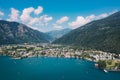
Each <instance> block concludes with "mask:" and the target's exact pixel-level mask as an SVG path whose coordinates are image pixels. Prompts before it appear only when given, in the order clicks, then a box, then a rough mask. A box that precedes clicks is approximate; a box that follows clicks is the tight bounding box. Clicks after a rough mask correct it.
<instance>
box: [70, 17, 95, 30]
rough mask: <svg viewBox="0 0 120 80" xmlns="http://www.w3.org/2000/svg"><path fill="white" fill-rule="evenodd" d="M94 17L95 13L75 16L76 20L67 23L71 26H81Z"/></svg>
mask: <svg viewBox="0 0 120 80" xmlns="http://www.w3.org/2000/svg"><path fill="white" fill-rule="evenodd" d="M94 18H95V15H90V16H87V17H83V16H77V18H76V20H75V21H73V22H71V23H69V25H70V26H71V27H72V28H77V27H80V26H83V25H84V24H86V23H88V22H90V21H92V20H94Z"/></svg>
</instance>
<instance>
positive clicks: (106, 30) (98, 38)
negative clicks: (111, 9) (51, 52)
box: [53, 11, 120, 53]
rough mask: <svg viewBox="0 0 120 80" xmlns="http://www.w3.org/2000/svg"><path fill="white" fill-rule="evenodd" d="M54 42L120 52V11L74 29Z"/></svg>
mask: <svg viewBox="0 0 120 80" xmlns="http://www.w3.org/2000/svg"><path fill="white" fill-rule="evenodd" d="M53 43H58V44H67V45H71V44H72V45H75V46H78V47H79V48H81V47H82V48H92V49H97V50H103V51H108V52H114V53H120V11H119V12H117V13H114V14H112V15H110V16H109V17H107V18H104V19H101V20H96V21H92V22H90V23H88V24H86V25H84V26H82V27H79V28H77V29H75V30H72V31H71V32H69V33H68V34H66V35H65V36H63V37H61V38H59V39H57V40H56V41H54V42H53Z"/></svg>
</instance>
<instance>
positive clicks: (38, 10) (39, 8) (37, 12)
mask: <svg viewBox="0 0 120 80" xmlns="http://www.w3.org/2000/svg"><path fill="white" fill-rule="evenodd" d="M42 11H43V8H42V7H41V6H38V8H37V9H35V10H34V13H35V14H36V15H38V14H40V13H42Z"/></svg>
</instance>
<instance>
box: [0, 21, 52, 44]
mask: <svg viewBox="0 0 120 80" xmlns="http://www.w3.org/2000/svg"><path fill="white" fill-rule="evenodd" d="M49 38H50V37H49V36H48V35H46V34H44V33H42V32H39V31H37V30H33V29H31V28H29V27H27V26H26V25H24V24H20V23H17V22H8V21H4V20H0V45H4V44H20V43H46V42H48V39H49Z"/></svg>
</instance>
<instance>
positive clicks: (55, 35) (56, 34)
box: [46, 28, 72, 41]
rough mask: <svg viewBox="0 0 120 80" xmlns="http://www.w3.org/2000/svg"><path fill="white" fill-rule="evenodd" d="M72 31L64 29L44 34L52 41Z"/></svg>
mask: <svg viewBox="0 0 120 80" xmlns="http://www.w3.org/2000/svg"><path fill="white" fill-rule="evenodd" d="M71 30H72V29H70V28H66V29H62V30H54V31H50V32H47V33H46V34H47V35H49V36H51V37H52V41H54V40H56V39H58V38H60V37H62V36H63V35H65V34H67V33H68V32H70V31H71Z"/></svg>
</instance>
